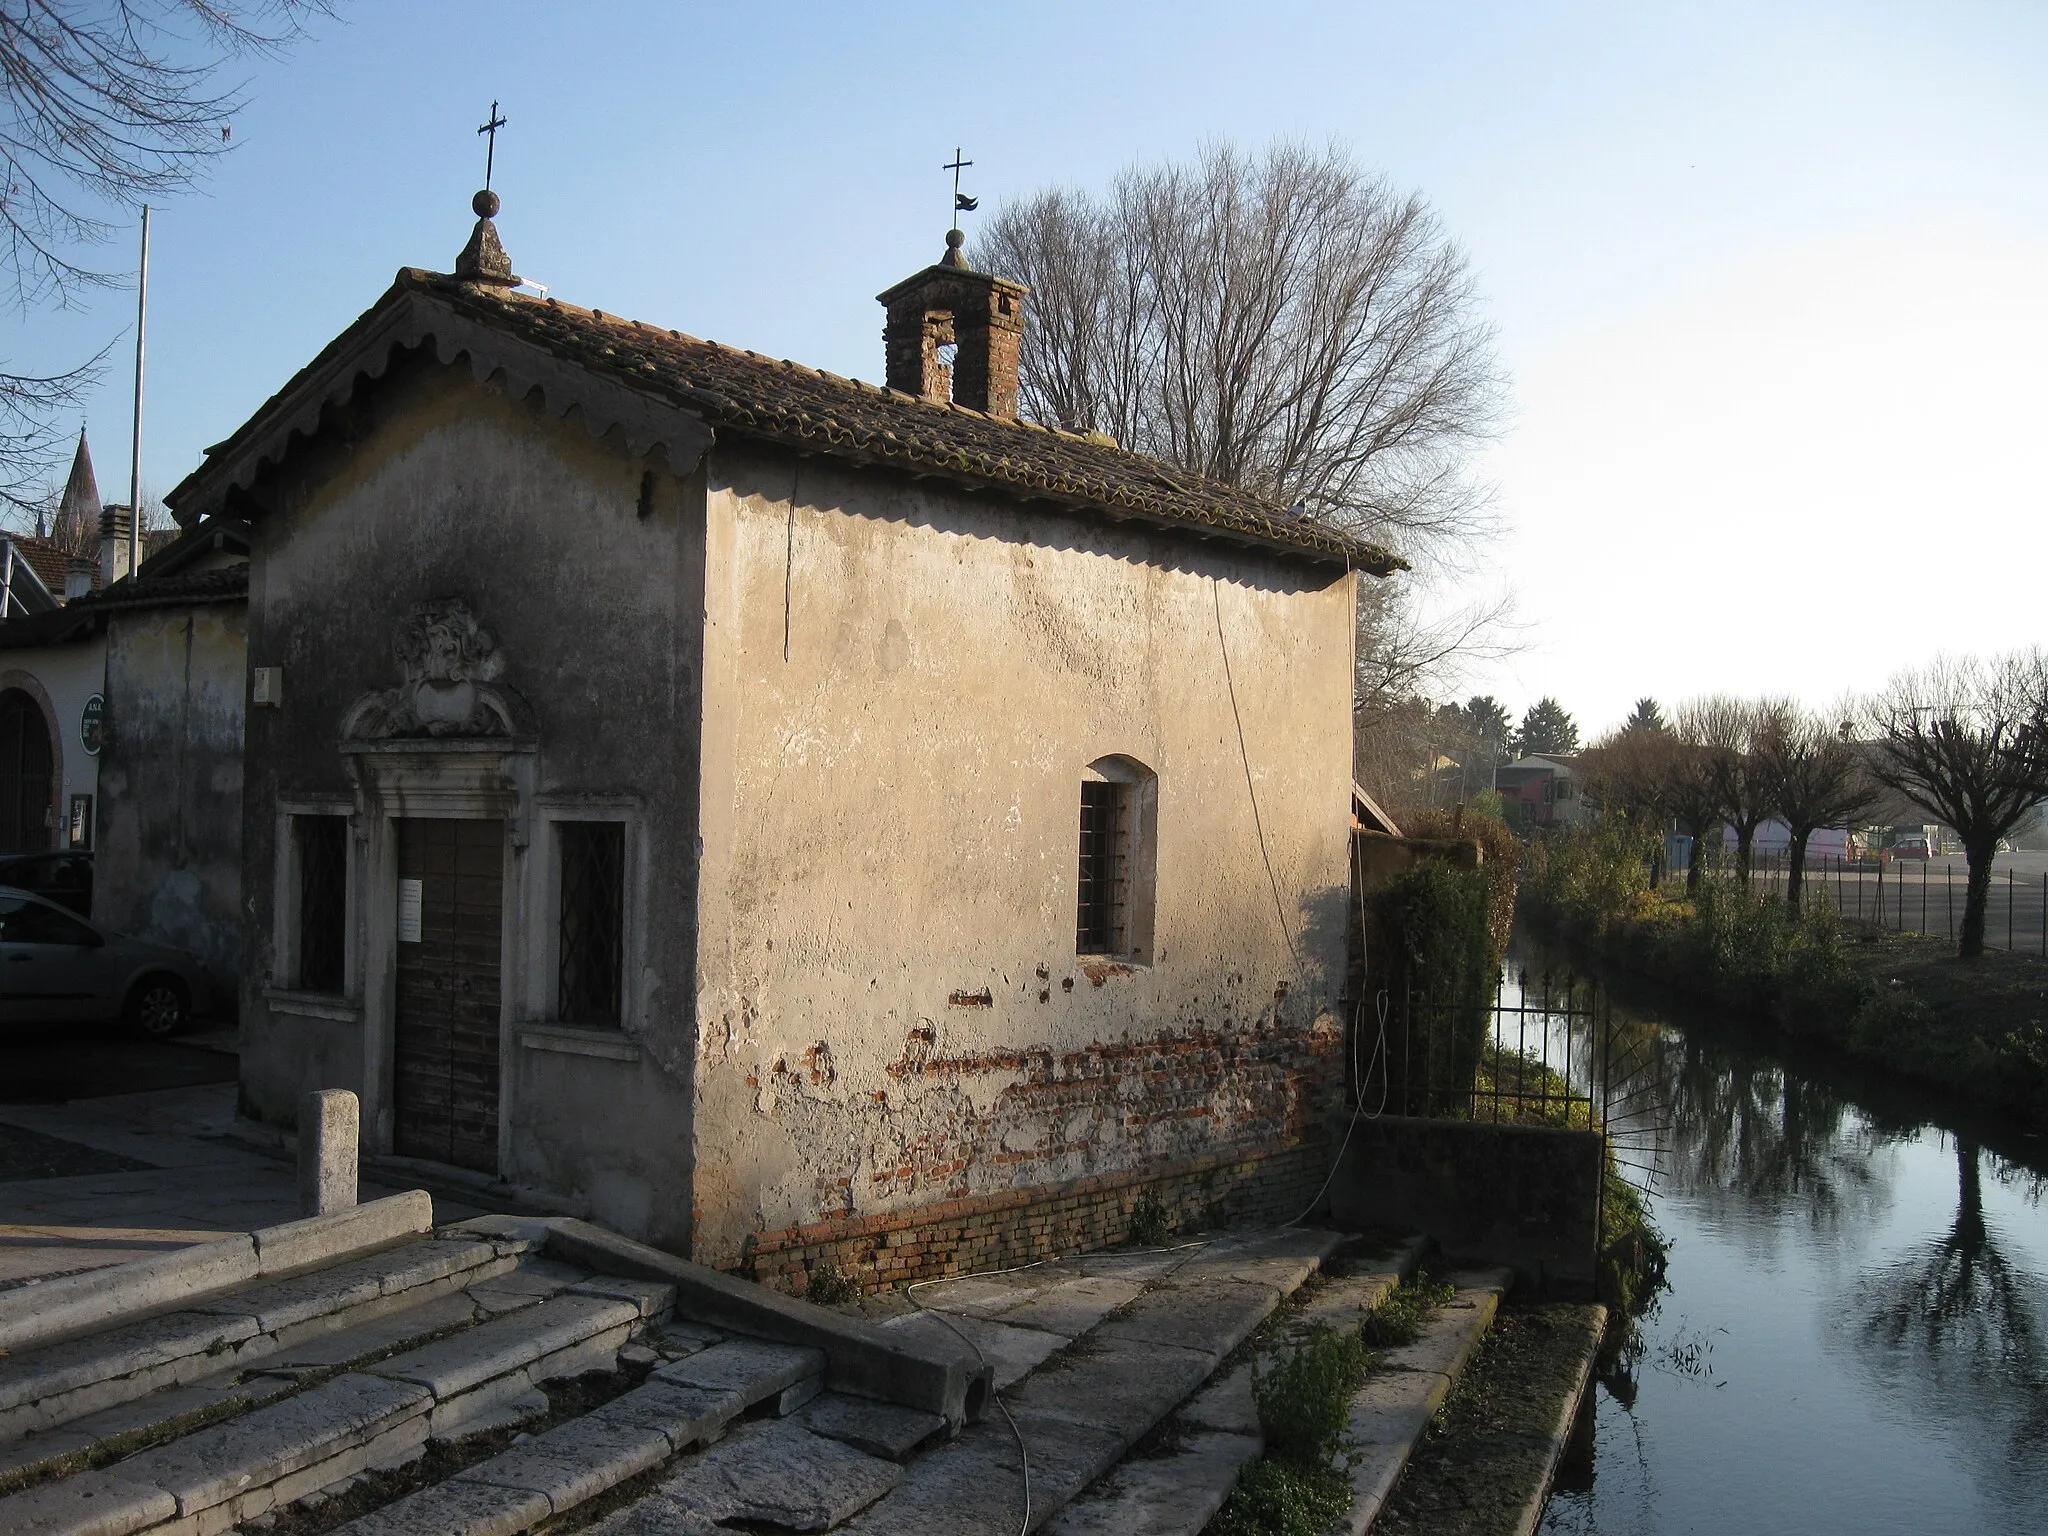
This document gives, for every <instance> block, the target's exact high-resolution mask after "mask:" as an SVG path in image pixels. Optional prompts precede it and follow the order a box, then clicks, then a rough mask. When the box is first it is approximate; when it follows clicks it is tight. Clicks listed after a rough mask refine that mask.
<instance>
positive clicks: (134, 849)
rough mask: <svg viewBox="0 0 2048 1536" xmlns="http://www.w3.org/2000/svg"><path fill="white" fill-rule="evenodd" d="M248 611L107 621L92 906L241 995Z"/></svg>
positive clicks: (158, 611) (208, 608)
mask: <svg viewBox="0 0 2048 1536" xmlns="http://www.w3.org/2000/svg"><path fill="white" fill-rule="evenodd" d="M247 627H248V626H247V610H246V606H245V605H244V604H243V603H242V602H241V601H240V600H237V601H235V602H232V603H204V604H192V605H188V606H182V607H175V608H144V609H135V610H118V611H116V612H113V613H111V614H109V615H108V619H107V714H106V732H105V745H104V747H103V748H102V750H101V754H100V803H99V824H100V845H99V852H98V853H97V855H96V856H95V857H94V860H93V910H94V913H95V914H96V915H97V916H98V917H99V918H100V919H101V921H103V922H106V923H109V924H111V925H112V926H113V927H115V928H118V929H120V930H122V931H123V932H125V933H132V934H136V935H138V936H140V937H143V938H149V939H155V940H157V941H158V942H160V943H164V944H173V945H176V946H177V947H178V948H180V949H183V950H187V951H189V952H190V953H192V954H194V955H197V956H199V958H200V959H202V960H203V961H205V962H206V965H207V968H208V969H209V970H210V971H211V972H213V974H214V977H215V979H216V982H217V983H218V985H219V986H221V987H222V988H223V989H224V990H223V993H222V995H223V996H224V997H228V998H232V997H233V996H234V990H233V989H234V987H235V985H236V982H237V981H238V979H239V977H240V974H241V962H242V925H241V914H240V906H241V888H242V866H241V858H242V848H241V843H242V714H243V701H244V698H245V696H246V694H247V691H248V682H247V671H248V638H247Z"/></svg>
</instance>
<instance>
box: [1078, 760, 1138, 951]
mask: <svg viewBox="0 0 2048 1536" xmlns="http://www.w3.org/2000/svg"><path fill="white" fill-rule="evenodd" d="M1130 790H1131V786H1130V785H1128V784H1114V783H1106V782H1094V781H1085V782H1083V783H1082V785H1081V903H1080V914H1079V921H1078V923H1077V924H1076V929H1077V931H1076V934H1075V939H1074V948H1075V950H1076V952H1077V953H1080V954H1084V955H1115V954H1121V953H1123V951H1124V950H1125V949H1126V948H1127V947H1128V944H1127V938H1126V923H1125V918H1126V916H1127V915H1128V912H1129V901H1128V899H1127V898H1128V895H1129V885H1130V840H1131V839H1130V819H1131V794H1130Z"/></svg>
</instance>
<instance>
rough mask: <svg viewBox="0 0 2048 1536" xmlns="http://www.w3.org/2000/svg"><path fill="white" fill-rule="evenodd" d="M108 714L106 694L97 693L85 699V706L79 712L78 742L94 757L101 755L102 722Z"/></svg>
mask: <svg viewBox="0 0 2048 1536" xmlns="http://www.w3.org/2000/svg"><path fill="white" fill-rule="evenodd" d="M106 714H107V699H106V695H105V694H101V693H96V694H94V695H93V696H92V697H91V698H89V699H87V700H86V701H85V708H84V709H82V710H80V711H79V712H78V744H79V745H80V746H82V747H84V748H85V750H86V751H87V752H88V753H90V754H91V755H92V756H94V757H98V756H99V755H100V742H101V740H102V737H101V734H100V732H101V723H102V722H103V721H104V720H105V718H106Z"/></svg>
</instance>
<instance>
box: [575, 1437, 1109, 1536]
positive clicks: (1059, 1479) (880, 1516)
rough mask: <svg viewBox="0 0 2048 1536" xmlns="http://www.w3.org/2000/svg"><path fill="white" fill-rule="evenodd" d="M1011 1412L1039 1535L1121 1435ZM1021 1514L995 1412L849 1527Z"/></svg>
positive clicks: (993, 1535) (967, 1526)
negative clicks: (1026, 1458)
mask: <svg viewBox="0 0 2048 1536" xmlns="http://www.w3.org/2000/svg"><path fill="white" fill-rule="evenodd" d="M1011 1413H1012V1416H1013V1417H1014V1418H1015V1419H1016V1423H1017V1429H1018V1431H1019V1432H1021V1433H1022V1435H1023V1437H1024V1442H1025V1444H1026V1446H1028V1447H1029V1455H1030V1458H1031V1491H1032V1520H1031V1529H1033V1530H1037V1529H1038V1528H1039V1527H1040V1526H1042V1525H1043V1524H1044V1523H1045V1522H1046V1521H1047V1520H1049V1519H1050V1518H1051V1517H1052V1515H1053V1514H1054V1513H1055V1512H1056V1511H1057V1510H1058V1509H1059V1507H1060V1506H1061V1505H1063V1504H1065V1503H1066V1502H1067V1501H1068V1500H1070V1499H1072V1498H1073V1497H1074V1496H1075V1495H1076V1494H1078V1493H1079V1492H1080V1491H1081V1490H1082V1489H1083V1488H1085V1487H1087V1486H1088V1485H1089V1484H1090V1483H1092V1482H1094V1481H1095V1479H1096V1478H1098V1477H1100V1476H1101V1475H1102V1474H1103V1473H1104V1472H1105V1471H1107V1470H1108V1469H1109V1467H1110V1466H1111V1465H1113V1464H1114V1463H1115V1461H1116V1460H1117V1458H1118V1457H1119V1456H1121V1455H1123V1453H1124V1451H1125V1449H1126V1445H1125V1442H1124V1440H1123V1438H1122V1437H1121V1436H1120V1435H1117V1434H1114V1433H1112V1432H1111V1431H1109V1430H1106V1429H1097V1428H1094V1427H1092V1426H1090V1425H1086V1424H1077V1423H1074V1422H1072V1421H1071V1420H1068V1419H1063V1418H1051V1417H1048V1416H1046V1415H1044V1414H1040V1413H1036V1412H1034V1411H1032V1410H1031V1409H1029V1408H1021V1409H1012V1410H1011ZM1023 1514H1024V1480H1023V1475H1022V1472H1021V1469H1020V1467H1019V1464H1018V1459H1017V1440H1016V1437H1015V1436H1013V1435H1012V1434H1011V1431H1010V1425H1009V1423H1008V1422H1007V1421H1006V1420H1005V1419H1004V1418H1003V1416H1002V1415H1001V1414H1000V1413H995V1414H991V1415H990V1416H989V1417H987V1418H985V1419H983V1420H982V1421H981V1422H980V1423H979V1424H975V1425H971V1426H970V1427H969V1428H967V1429H966V1430H965V1431H963V1432H962V1433H961V1435H960V1438H959V1439H957V1440H954V1441H952V1442H951V1443H950V1444H947V1445H941V1446H938V1447H935V1448H934V1449H932V1450H930V1451H928V1452H926V1453H925V1454H924V1455H922V1456H920V1457H918V1458H917V1459H916V1460H915V1461H913V1462H911V1463H910V1465H909V1466H908V1467H906V1468H904V1472H903V1481H902V1482H901V1483H900V1484H899V1485H898V1486H897V1488H896V1490H895V1491H894V1492H893V1493H891V1494H890V1495H889V1496H888V1497H887V1498H885V1499H883V1500H882V1501H881V1502H880V1503H879V1504H877V1505H875V1506H874V1507H873V1508H872V1509H869V1510H868V1511H866V1512H865V1513H864V1514H861V1515H859V1516H858V1517H856V1518H855V1519H854V1520H852V1521H851V1522H849V1523H848V1525H847V1527H846V1529H847V1530H848V1531H849V1532H859V1533H861V1536H908V1533H910V1532H915V1533H916V1536H1016V1532H1017V1530H1018V1526H1019V1522H1020V1521H1021V1519H1022V1517H1023ZM607 1536H609V1533H607Z"/></svg>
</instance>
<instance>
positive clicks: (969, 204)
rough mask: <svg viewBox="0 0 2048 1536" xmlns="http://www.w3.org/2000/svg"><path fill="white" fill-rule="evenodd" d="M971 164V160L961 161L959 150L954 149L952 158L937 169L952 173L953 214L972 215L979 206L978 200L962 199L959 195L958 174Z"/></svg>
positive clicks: (975, 198)
mask: <svg viewBox="0 0 2048 1536" xmlns="http://www.w3.org/2000/svg"><path fill="white" fill-rule="evenodd" d="M972 164H974V162H973V161H972V160H963V159H961V158H960V151H959V149H958V148H955V149H954V151H953V158H952V159H951V160H950V161H948V162H947V163H946V164H944V165H942V166H940V167H939V169H940V170H942V171H951V172H952V173H953V211H954V212H955V213H972V212H974V210H975V209H976V208H978V207H980V206H981V199H980V198H978V197H962V196H961V195H960V173H961V171H963V170H965V169H966V168H967V167H968V166H970V165H972Z"/></svg>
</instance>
